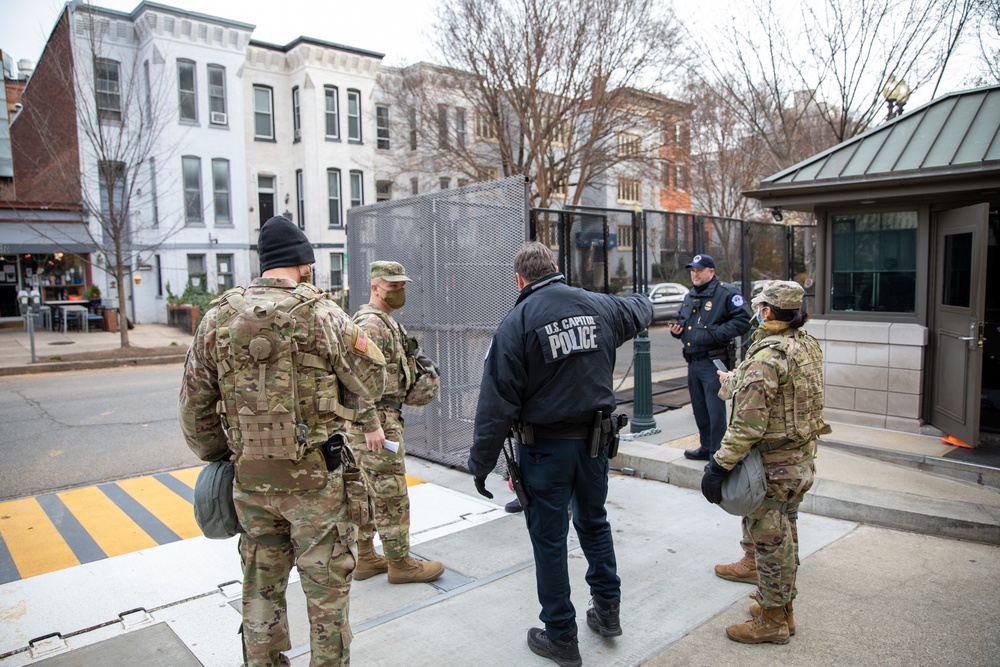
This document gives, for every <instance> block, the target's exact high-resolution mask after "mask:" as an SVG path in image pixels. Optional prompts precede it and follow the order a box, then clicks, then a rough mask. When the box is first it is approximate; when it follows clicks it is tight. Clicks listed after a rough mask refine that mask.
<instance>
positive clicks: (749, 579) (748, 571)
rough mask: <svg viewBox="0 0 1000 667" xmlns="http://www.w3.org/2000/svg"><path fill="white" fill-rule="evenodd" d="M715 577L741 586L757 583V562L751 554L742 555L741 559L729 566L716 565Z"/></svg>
mask: <svg viewBox="0 0 1000 667" xmlns="http://www.w3.org/2000/svg"><path fill="white" fill-rule="evenodd" d="M715 576H717V577H722V578H723V579H726V580H728V581H738V582H739V583H741V584H756V583H757V561H756V560H755V559H754V555H753V554H748V553H744V554H743V558H742V559H740V560H738V561H736V562H735V563H730V564H729V565H716V566H715Z"/></svg>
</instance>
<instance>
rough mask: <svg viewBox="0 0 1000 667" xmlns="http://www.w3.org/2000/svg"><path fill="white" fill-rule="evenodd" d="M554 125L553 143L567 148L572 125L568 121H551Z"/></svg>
mask: <svg viewBox="0 0 1000 667" xmlns="http://www.w3.org/2000/svg"><path fill="white" fill-rule="evenodd" d="M550 122H551V124H552V143H553V144H555V145H556V146H567V145H569V135H570V132H569V128H570V124H569V122H568V121H565V120H564V121H559V122H556V121H555V120H552V119H550Z"/></svg>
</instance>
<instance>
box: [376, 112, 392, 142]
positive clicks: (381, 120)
mask: <svg viewBox="0 0 1000 667" xmlns="http://www.w3.org/2000/svg"><path fill="white" fill-rule="evenodd" d="M375 136H376V138H377V139H378V147H379V148H381V149H382V150H389V107H383V106H377V107H375Z"/></svg>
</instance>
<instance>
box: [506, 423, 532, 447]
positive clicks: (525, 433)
mask: <svg viewBox="0 0 1000 667" xmlns="http://www.w3.org/2000/svg"><path fill="white" fill-rule="evenodd" d="M510 430H511V433H513V434H514V439H515V440H517V441H518V442H519V443H521V444H522V445H524V446H525V447H531V446H532V445H534V444H535V429H534V428H533V427H532V426H531V424H529V423H527V422H514V425H513V426H511V427H510Z"/></svg>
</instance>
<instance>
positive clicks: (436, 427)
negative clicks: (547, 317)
mask: <svg viewBox="0 0 1000 667" xmlns="http://www.w3.org/2000/svg"><path fill="white" fill-rule="evenodd" d="M527 233H528V186H527V183H526V181H525V179H524V178H522V177H511V178H505V179H502V180H498V181H490V182H486V183H477V184H474V185H469V186H465V187H461V188H455V189H448V190H441V191H439V192H434V193H430V194H426V195H420V196H416V197H410V198H407V199H399V200H393V201H387V202H380V203H378V204H374V205H371V206H360V207H354V208H351V209H349V210H348V212H347V247H348V252H349V255H348V258H347V260H348V261H347V264H348V280H349V285H350V290H349V300H348V301H349V303H348V311H349V312H350V313H352V314H353V313H354V312H356V311H357V309H358V308H359V307H360V306H361V305H362V304H364V303H367V301H368V298H369V285H370V278H369V264H370V263H371V262H373V261H376V260H388V261H396V262H400V263H401V264H403V266H405V267H406V274H407V275H408V276H409V277H410V278H412V279H413V282H411V283H408V284H407V286H406V305H405V306H404V307H403V308H401V309H399V310H398V311H396V312H395V313H393V317H394V318H395V319H396V320H397V321H398V322H400V323H401V324H402V325H403V326H404V327H406V330H407V331H408V332H409V333H410V335H411V336H414V337H415V338H416V339H417V340H418V341H419V343H420V346H421V348H422V349H423V350H424V351H425V353H426V354H427V356H429V357H430V358H432V359H433V360H434V361H436V362H437V363H438V365H439V366H440V368H441V388H440V390H439V393H438V398H437V400H435V401H433V402H432V403H430V404H429V405H426V406H424V407H412V406H404V407H403V418H404V422H405V443H406V451H407V453H408V454H411V455H414V456H418V457H420V458H424V459H428V460H431V461H435V462H437V463H441V464H444V465H448V466H452V467H455V468H460V469H462V470H465V469H466V467H465V464H466V460H467V458H468V453H469V447H471V445H472V430H473V423H474V420H475V415H476V405H477V403H478V401H479V385H480V382H481V381H482V376H483V359H484V357H485V356H486V352H487V350H488V349H489V346H490V341H491V340H492V337H493V332H494V330H495V329H496V327H497V325H499V324H500V321H501V320H502V319H503V318H504V316H505V315H506V314H507V312H508V311H509V310H510V309H511V308H513V306H514V303H515V301H516V300H517V295H518V292H517V284H516V282H515V281H514V268H513V262H514V255H515V254H516V253H517V250H518V249H519V248H520V246H521V244H522V243H523V242H524V241H525V239H526V238H527ZM502 459H503V457H501V464H500V467H499V469H500V470H501V472H502V471H503V464H502Z"/></svg>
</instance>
